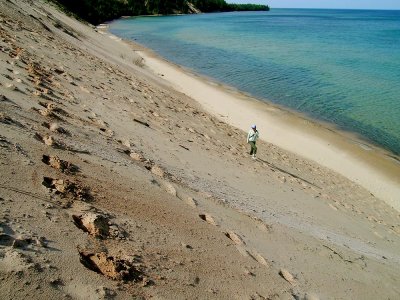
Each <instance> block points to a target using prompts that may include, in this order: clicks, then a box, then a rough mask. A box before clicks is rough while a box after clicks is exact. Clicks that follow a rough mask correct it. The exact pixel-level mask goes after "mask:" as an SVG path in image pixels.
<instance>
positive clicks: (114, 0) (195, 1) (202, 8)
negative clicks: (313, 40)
mask: <svg viewBox="0 0 400 300" xmlns="http://www.w3.org/2000/svg"><path fill="white" fill-rule="evenodd" d="M52 1H53V2H56V3H59V4H61V5H62V6H64V7H65V8H66V9H67V10H68V11H70V12H72V13H74V14H76V15H77V16H78V17H80V18H82V19H84V20H86V21H88V22H90V23H92V24H95V25H96V24H99V23H102V22H104V21H109V20H112V19H115V18H119V17H121V16H138V15H159V14H160V15H169V14H191V13H201V12H228V11H268V10H269V6H268V5H260V4H230V3H226V1H225V0H191V1H190V2H189V1H187V0H52Z"/></svg>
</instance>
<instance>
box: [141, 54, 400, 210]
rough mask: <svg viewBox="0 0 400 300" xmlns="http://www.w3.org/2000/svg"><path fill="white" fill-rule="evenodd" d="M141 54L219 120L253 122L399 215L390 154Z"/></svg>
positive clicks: (399, 175) (398, 166)
mask: <svg viewBox="0 0 400 300" xmlns="http://www.w3.org/2000/svg"><path fill="white" fill-rule="evenodd" d="M140 53H141V55H142V56H143V57H144V58H145V61H146V65H148V66H149V67H150V68H151V69H152V70H153V71H154V72H155V73H156V74H162V75H160V76H161V77H162V78H165V79H166V80H167V81H168V82H170V83H171V84H172V86H173V87H174V88H175V89H177V90H179V91H181V92H182V93H185V94H186V95H188V96H189V97H191V98H193V99H195V100H196V101H198V102H199V103H200V104H201V105H202V106H203V107H204V109H206V110H207V111H209V112H210V113H212V114H213V115H215V116H216V117H218V118H219V119H221V120H223V121H224V122H227V123H229V124H231V125H232V126H235V127H237V128H239V129H241V130H244V131H246V130H248V128H249V127H250V124H253V123H254V124H258V128H259V131H260V132H261V139H263V140H264V141H266V142H269V143H272V144H274V145H276V146H278V147H281V148H283V149H286V150H288V151H291V152H293V153H294V154H296V155H300V156H302V157H304V158H306V159H309V160H313V161H315V162H316V163H318V164H320V165H322V166H325V167H327V168H329V169H331V170H333V171H335V172H338V173H339V174H341V175H343V176H345V177H347V178H349V179H350V180H352V181H354V182H356V183H358V184H360V185H361V186H363V187H364V188H366V189H367V190H369V191H370V192H371V193H373V194H374V195H375V196H377V197H378V198H380V199H382V200H384V201H385V202H387V203H388V204H389V205H391V206H393V207H394V208H395V209H397V210H398V211H400V163H399V161H396V160H395V159H393V158H391V157H390V155H389V154H388V153H387V152H385V151H383V150H381V149H378V148H376V147H374V146H372V145H368V144H367V143H365V142H363V141H361V140H359V139H357V137H355V136H351V135H350V134H348V133H344V132H339V131H338V130H333V129H332V128H329V127H328V126H329V125H327V124H325V125H322V124H318V123H316V122H313V121H310V120H307V119H306V118H305V117H302V116H300V115H299V114H295V113H292V112H289V111H287V110H284V109H282V108H279V107H277V106H274V105H271V104H266V103H265V102H262V101H258V100H256V99H251V98H250V97H248V96H246V95H243V94H241V93H239V92H235V91H233V90H232V89H227V88H226V87H225V88H224V87H222V86H221V85H216V84H215V83H213V82H210V81H207V80H206V79H204V78H200V77H198V76H195V75H193V74H191V73H189V72H187V71H186V72H185V70H184V69H183V68H180V67H178V66H176V65H173V64H172V63H170V62H168V61H166V60H163V59H162V58H160V57H158V56H157V55H154V54H153V53H151V52H149V51H146V52H145V51H142V52H140ZM265 151H268V149H265Z"/></svg>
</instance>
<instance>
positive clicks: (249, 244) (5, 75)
mask: <svg viewBox="0 0 400 300" xmlns="http://www.w3.org/2000/svg"><path fill="white" fill-rule="evenodd" d="M0 7H1V10H0V19H1V22H0V38H1V39H0V109H1V110H0V174H1V176H0V295H1V296H0V298H1V299H24V298H27V297H29V298H31V299H64V298H65V299H132V298H133V299H290V300H292V299H348V298H351V299H397V298H399V295H400V290H399V286H400V282H399V278H400V267H399V265H400V255H399V249H400V222H399V220H400V216H399V213H398V212H397V211H395V210H394V209H392V208H391V207H390V206H389V205H387V204H386V203H385V202H383V201H381V200H380V199H379V198H377V197H375V196H373V195H371V193H370V192H369V191H367V190H366V189H365V188H363V187H362V186H360V185H358V184H356V183H354V182H352V181H350V180H348V179H347V178H345V177H344V176H341V175H340V174H338V173H337V172H332V170H330V169H328V168H326V167H323V166H321V165H319V164H317V163H315V162H314V161H311V160H307V159H305V158H303V157H301V156H299V155H295V154H294V153H293V152H289V151H286V150H285V149H282V148H280V147H278V146H276V145H274V144H271V143H266V142H264V141H262V140H261V141H260V142H259V147H260V153H259V155H258V159H257V160H252V159H251V158H249V155H248V145H247V144H246V143H245V136H246V131H247V127H248V124H247V122H253V121H254V119H252V120H251V121H250V120H249V121H247V120H246V122H245V123H246V124H243V126H244V128H245V129H246V131H243V130H240V129H238V128H237V127H234V126H231V125H230V124H229V123H230V122H231V121H232V120H233V119H235V120H236V118H233V116H230V118H232V120H229V123H228V122H226V121H222V120H224V117H222V116H218V118H216V117H215V116H214V115H213V114H210V113H209V112H208V111H206V110H205V109H204V107H205V106H206V105H200V104H199V102H198V101H196V100H194V99H192V98H191V97H189V96H188V95H185V94H183V93H182V92H180V91H177V90H176V89H173V88H171V84H170V83H168V82H167V81H166V80H164V79H163V78H161V77H163V76H161V77H160V76H159V75H157V74H155V73H153V72H150V71H149V70H148V68H146V66H145V65H143V62H142V61H141V58H140V57H139V56H138V55H137V53H135V51H133V48H132V47H131V45H130V44H128V43H125V42H123V41H121V40H119V39H117V38H115V37H113V36H110V35H109V34H107V33H102V32H99V30H96V29H95V28H93V27H92V26H88V25H85V24H83V23H81V22H79V21H77V20H75V19H73V18H70V17H68V16H66V15H65V14H64V13H62V12H61V11H60V10H58V9H57V8H55V7H54V6H52V5H51V4H49V3H48V2H47V1H30V0H18V1H16V0H0ZM134 49H135V50H139V48H138V47H136V46H135V48H134ZM142 50H143V49H142ZM159 71H160V70H159ZM187 84H192V82H191V81H190V82H188V83H187ZM199 91H202V89H200V90H199ZM208 92H209V93H207V94H206V95H205V96H206V99H208V97H210V96H213V95H215V94H214V93H215V92H214V91H208ZM221 97H222V96H221ZM229 99H231V98H229ZM210 100H212V99H210ZM234 101H235V100H234V99H233V102H229V103H234ZM243 101H247V100H243ZM248 102H249V103H248V104H249V106H253V105H256V104H254V103H255V102H254V101H248ZM211 104H212V103H210V106H208V107H209V109H212V108H213V106H211ZM232 105H233V104H232ZM260 107H264V108H265V109H267V108H268V109H272V108H269V107H268V106H265V105H264V106H260ZM260 109H262V108H257V109H255V110H256V111H257V110H260ZM278 112H279V113H280V114H284V112H283V111H279V110H276V113H277V114H278ZM224 115H225V113H224ZM260 116H261V115H260ZM289 119H290V120H291V118H289ZM237 120H241V119H240V118H238V119H237ZM256 121H257V120H256ZM243 122H244V121H243ZM259 124H262V123H259ZM259 126H260V127H264V126H265V129H262V134H265V137H266V140H267V141H270V139H269V138H268V125H267V124H266V125H259ZM271 126H272V125H271ZM238 127H240V126H238ZM271 128H272V127H271ZM339 148H340V147H339ZM340 149H341V148H340Z"/></svg>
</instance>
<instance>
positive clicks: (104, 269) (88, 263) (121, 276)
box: [78, 249, 144, 282]
mask: <svg viewBox="0 0 400 300" xmlns="http://www.w3.org/2000/svg"><path fill="white" fill-rule="evenodd" d="M78 252H79V257H80V262H81V263H82V264H83V265H84V266H85V267H86V268H88V269H89V270H92V271H95V272H97V273H100V274H103V275H105V276H106V277H108V278H111V279H113V280H123V281H134V282H138V281H143V279H144V277H143V273H142V272H141V271H139V270H138V269H137V268H135V267H134V266H133V262H130V261H129V260H124V259H121V258H117V257H113V256H111V255H108V254H107V253H105V252H98V253H96V252H93V251H90V250H81V249H78Z"/></svg>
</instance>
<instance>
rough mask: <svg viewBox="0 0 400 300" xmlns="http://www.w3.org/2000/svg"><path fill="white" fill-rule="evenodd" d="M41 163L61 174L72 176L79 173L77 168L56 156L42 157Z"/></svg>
mask: <svg viewBox="0 0 400 300" xmlns="http://www.w3.org/2000/svg"><path fill="white" fill-rule="evenodd" d="M42 162H44V163H45V164H46V165H49V166H50V167H52V168H54V169H57V170H60V171H61V172H63V173H67V174H74V173H76V172H78V171H79V168H78V166H76V165H74V164H72V163H70V162H68V161H65V160H62V159H60V158H59V157H58V156H52V155H43V157H42Z"/></svg>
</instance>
